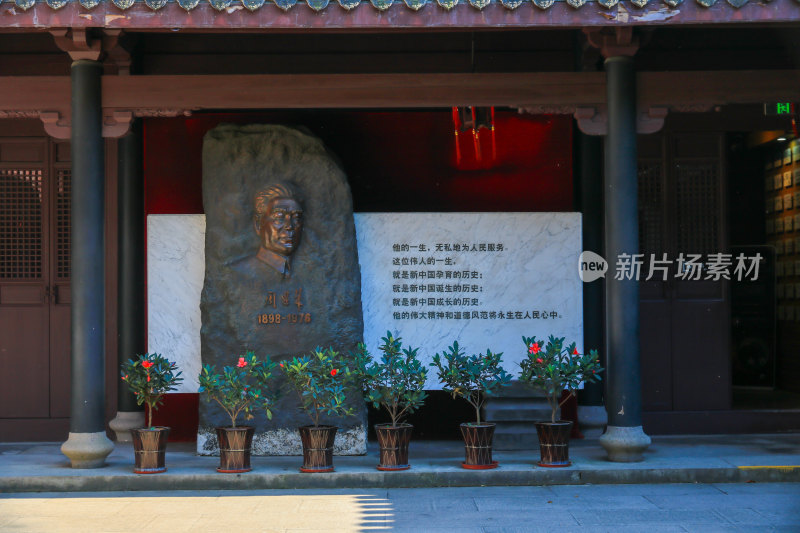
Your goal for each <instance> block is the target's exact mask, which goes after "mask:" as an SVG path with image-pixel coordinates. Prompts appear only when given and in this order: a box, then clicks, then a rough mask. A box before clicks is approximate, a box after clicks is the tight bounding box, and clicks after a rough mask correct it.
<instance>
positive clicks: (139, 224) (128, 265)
mask: <svg viewBox="0 0 800 533" xmlns="http://www.w3.org/2000/svg"><path fill="white" fill-rule="evenodd" d="M141 135H142V134H141V130H140V128H138V127H137V125H136V124H134V125H133V126H132V127H131V131H130V132H129V133H128V134H127V135H126V136H125V137H122V138H121V139H120V140H119V171H118V174H119V189H118V190H119V196H118V209H119V230H118V231H119V263H118V267H117V269H118V273H119V296H118V300H117V317H118V328H119V337H118V340H117V347H118V352H117V359H118V360H117V363H118V365H119V364H122V363H123V362H124V361H126V360H128V359H131V358H134V357H135V356H136V355H137V354H143V353H145V352H146V351H147V345H146V335H145V273H144V256H145V243H144V225H145V220H144V180H143V179H142V136H141ZM117 387H118V388H117V416H116V417H115V418H114V419H113V420H112V421H111V422H110V423H109V427H110V428H111V429H113V430H114V432H115V434H116V440H117V442H130V441H131V434H130V430H131V429H134V428H140V427H142V426H144V423H145V422H144V411H143V407H142V406H138V405H136V397H135V396H134V395H133V394H132V393H131V392H130V390H129V389H128V386H127V385H126V384H125V383H123V382H122V381H121V380H119V378H118V381H117Z"/></svg>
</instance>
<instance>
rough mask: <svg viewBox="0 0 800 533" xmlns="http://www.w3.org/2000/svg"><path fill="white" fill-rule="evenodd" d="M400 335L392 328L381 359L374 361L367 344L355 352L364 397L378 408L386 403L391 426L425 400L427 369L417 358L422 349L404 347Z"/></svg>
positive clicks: (380, 347) (382, 349)
mask: <svg viewBox="0 0 800 533" xmlns="http://www.w3.org/2000/svg"><path fill="white" fill-rule="evenodd" d="M401 340H402V339H401V338H400V337H398V338H396V339H395V338H394V337H393V336H392V333H391V332H390V331H387V332H386V336H385V337H382V338H381V341H382V342H383V344H382V345H380V346H379V347H378V349H379V350H380V351H381V352H382V353H383V355H382V356H381V360H380V361H373V360H372V356H371V355H370V353H369V351H367V347H366V345H364V344H359V345H358V348H357V349H356V353H354V354H353V359H354V361H355V365H356V369H357V371H358V372H357V375H358V378H359V380H360V381H361V388H362V390H363V393H364V399H365V400H366V401H368V402H371V403H372V405H373V406H374V407H375V408H376V409H377V408H379V407H381V406H383V407H384V408H385V409H386V411H388V413H389V416H390V417H391V418H392V427H397V425H398V424H399V423H400V422H401V421H402V420H403V417H404V416H406V415H409V414H411V413H413V412H414V411H416V410H417V409H419V408H420V407H421V406H422V404H423V403H424V401H425V397H426V396H427V395H426V394H425V391H424V390H423V387H424V386H425V379H426V378H427V377H428V369H427V368H425V367H424V366H422V363H420V362H419V359H417V351H418V350H419V348H413V349H412V348H403V345H402V342H401Z"/></svg>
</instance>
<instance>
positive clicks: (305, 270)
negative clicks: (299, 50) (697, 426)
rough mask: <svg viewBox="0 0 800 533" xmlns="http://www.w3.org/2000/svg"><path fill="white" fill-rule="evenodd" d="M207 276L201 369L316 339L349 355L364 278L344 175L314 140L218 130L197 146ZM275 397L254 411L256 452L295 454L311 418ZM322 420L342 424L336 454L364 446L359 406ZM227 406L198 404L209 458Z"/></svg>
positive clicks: (201, 443)
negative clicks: (268, 408) (269, 407)
mask: <svg viewBox="0 0 800 533" xmlns="http://www.w3.org/2000/svg"><path fill="white" fill-rule="evenodd" d="M203 205H204V210H205V213H206V246H205V261H206V264H205V280H204V284H203V293H202V298H201V303H200V310H201V316H202V326H201V359H202V362H203V364H212V365H216V367H217V370H218V371H219V370H221V369H222V367H223V366H231V365H235V364H236V362H237V359H238V357H239V356H240V355H243V354H244V353H245V352H246V351H248V350H252V351H253V352H255V354H256V355H257V356H259V357H265V356H269V357H270V358H271V359H272V360H273V361H276V362H277V361H280V360H283V359H290V358H292V357H294V356H297V355H300V354H304V353H307V352H309V351H311V350H312V349H313V348H315V347H316V346H321V347H323V348H326V347H328V346H331V347H333V348H334V349H335V350H338V351H340V352H342V353H350V352H351V351H353V350H354V349H355V347H356V345H357V344H358V343H359V342H361V341H362V338H363V329H364V326H363V318H362V313H361V292H360V291H361V276H360V272H359V265H358V252H357V248H356V235H355V225H354V222H353V208H352V198H351V196H350V188H349V186H348V184H347V179H346V177H345V175H344V173H343V172H342V170H341V169H340V168H339V166H338V164H337V162H336V159H335V157H333V156H332V155H331V154H329V153H328V151H327V150H326V148H325V146H324V145H323V144H322V142H321V141H320V140H319V139H317V138H316V137H313V136H312V135H309V134H307V133H305V132H302V131H299V130H296V129H292V128H287V127H284V126H276V125H246V126H239V125H222V126H219V127H217V128H215V129H213V130H211V131H209V132H208V133H207V134H206V136H205V138H204V143H203ZM275 376H276V379H275V380H274V384H275V387H280V388H282V389H283V392H284V394H283V395H282V396H281V398H280V399H279V400H278V402H277V404H276V406H275V408H274V409H273V419H272V420H271V421H269V422H267V421H266V417H264V415H263V413H261V412H259V413H256V418H255V419H254V420H249V421H248V424H252V425H254V426H255V435H254V436H253V454H256V455H300V454H301V453H302V449H301V446H300V437H299V435H298V433H297V428H298V427H300V426H304V425H306V424H308V423H309V419H308V418H307V417H306V415H305V414H304V413H302V412H301V411H299V410H298V409H297V407H298V405H299V401H298V398H297V395H296V394H294V393H293V392H291V391H289V389H288V387H286V386H285V376H284V375H283V374H282V372H280V371H279V369H276V372H275ZM350 403H351V404H352V405H354V406H355V407H356V415H355V416H353V417H347V418H332V419H327V420H323V421H322V423H324V424H329V425H334V426H338V427H339V433H338V435H337V439H336V448H335V450H334V453H337V454H350V455H355V454H364V453H366V409H365V406H364V402H363V400H362V398H361V396H360V394H358V393H356V392H353V394H351V395H350ZM229 423H230V421H229V419H228V420H227V421H226V416H225V414H224V412H223V411H222V410H221V409H220V408H219V407H218V406H216V405H215V404H210V403H206V402H201V404H200V429H199V433H198V439H197V450H198V453H200V454H203V455H211V454H216V453H218V443H217V438H216V434H215V431H214V428H215V427H218V426H225V425H228V424H229Z"/></svg>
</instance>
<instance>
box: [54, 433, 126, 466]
mask: <svg viewBox="0 0 800 533" xmlns="http://www.w3.org/2000/svg"><path fill="white" fill-rule="evenodd" d="M113 450H114V443H113V442H111V441H110V440H109V439H108V437H106V433H105V431H98V432H97V433H70V434H69V438H68V439H67V442H65V443H64V444H62V445H61V453H63V454H64V455H66V456H67V457H68V458H69V460H70V463H71V464H72V468H100V467H101V466H103V465H105V462H106V457H108V454H110V453H111V452H112V451H113Z"/></svg>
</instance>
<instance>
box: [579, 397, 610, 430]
mask: <svg viewBox="0 0 800 533" xmlns="http://www.w3.org/2000/svg"><path fill="white" fill-rule="evenodd" d="M606 424H608V413H606V408H605V406H604V405H580V404H578V425H579V426H580V430H581V433H583V436H584V437H585V438H587V439H596V438H598V437H600V435H602V434H603V431H605V429H606Z"/></svg>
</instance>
